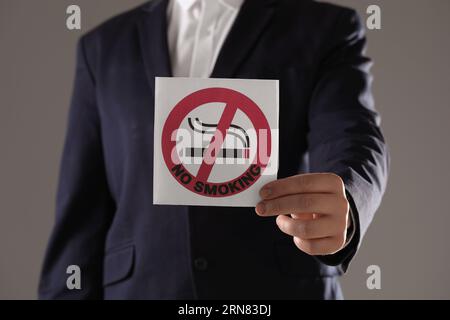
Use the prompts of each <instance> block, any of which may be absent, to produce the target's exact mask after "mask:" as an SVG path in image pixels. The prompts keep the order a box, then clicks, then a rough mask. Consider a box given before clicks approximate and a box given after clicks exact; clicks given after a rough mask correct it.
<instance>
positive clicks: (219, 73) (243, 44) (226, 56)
mask: <svg viewBox="0 0 450 320" xmlns="http://www.w3.org/2000/svg"><path fill="white" fill-rule="evenodd" d="M275 2H276V0H246V1H245V2H244V4H243V5H242V8H241V11H240V12H239V15H238V17H237V18H236V21H235V23H234V25H233V27H232V28H231V30H230V33H229V35H228V37H227V39H226V40H225V43H224V45H223V47H222V50H221V52H220V54H219V57H218V59H217V62H216V65H215V67H214V70H213V73H212V75H211V78H232V77H233V76H234V75H235V73H236V71H237V70H238V68H239V66H240V64H241V63H242V62H243V61H244V60H245V58H246V57H247V56H248V54H249V53H250V52H251V49H252V48H253V47H254V45H255V43H256V41H257V40H258V38H259V37H260V36H261V34H262V32H263V31H264V28H265V27H266V25H267V24H268V23H269V21H270V18H271V17H272V15H273V12H274V5H275Z"/></svg>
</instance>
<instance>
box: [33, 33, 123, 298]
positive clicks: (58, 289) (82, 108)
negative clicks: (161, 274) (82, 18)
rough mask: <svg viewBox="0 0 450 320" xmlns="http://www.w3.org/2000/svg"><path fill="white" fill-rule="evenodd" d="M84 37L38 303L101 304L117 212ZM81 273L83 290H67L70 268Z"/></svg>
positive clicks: (81, 43)
mask: <svg viewBox="0 0 450 320" xmlns="http://www.w3.org/2000/svg"><path fill="white" fill-rule="evenodd" d="M84 41H85V39H84V38H82V39H81V40H80V42H79V44H78V49H77V67H76V74H75V83H74V92H73V96H72V101H71V106H70V111H69V118H68V129H67V134H66V140H65V146H64V151H63V156H62V162H61V168H60V180H59V185H58V191H57V200H56V221H55V225H54V229H53V232H52V235H51V238H50V241H49V244H48V247H47V251H46V255H45V259H44V264H43V269H42V274H41V279H40V284H39V289H38V294H39V298H40V299H102V296H103V290H102V274H103V256H104V243H105V238H106V234H107V230H108V228H109V225H110V222H111V220H112V216H113V212H114V210H115V209H114V202H113V200H112V198H111V196H110V193H109V190H108V185H107V181H106V175H105V168H104V159H103V152H102V142H101V133H100V118H99V113H98V110H97V105H96V98H95V79H94V76H93V73H92V72H91V69H90V67H89V64H88V61H87V58H86V53H85V48H84ZM70 265H77V266H79V267H80V269H81V290H76V289H74V290H69V289H68V287H67V285H66V281H67V279H68V277H69V276H70V274H67V273H66V272H67V268H68V266H70Z"/></svg>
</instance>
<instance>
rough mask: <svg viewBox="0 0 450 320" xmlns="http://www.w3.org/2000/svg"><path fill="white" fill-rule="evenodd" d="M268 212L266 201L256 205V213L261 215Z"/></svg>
mask: <svg viewBox="0 0 450 320" xmlns="http://www.w3.org/2000/svg"><path fill="white" fill-rule="evenodd" d="M265 212H266V204H265V203H264V202H260V203H258V204H257V205H256V213H257V214H259V215H263V214H264V213H265Z"/></svg>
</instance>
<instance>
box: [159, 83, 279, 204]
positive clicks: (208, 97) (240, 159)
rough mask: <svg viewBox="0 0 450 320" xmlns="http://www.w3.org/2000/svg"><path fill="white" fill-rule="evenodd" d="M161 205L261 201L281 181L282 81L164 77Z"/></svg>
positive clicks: (161, 117)
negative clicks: (267, 186) (264, 188)
mask: <svg viewBox="0 0 450 320" xmlns="http://www.w3.org/2000/svg"><path fill="white" fill-rule="evenodd" d="M155 92H156V95H155V128H154V130H155V132H154V194H153V202H154V204H174V205H212V206H254V205H256V203H257V202H258V200H259V196H258V191H259V189H260V188H261V187H262V186H263V185H264V184H266V183H267V182H269V181H272V180H274V179H276V174H277V167H278V81H275V80H237V79H191V78H156V90H155Z"/></svg>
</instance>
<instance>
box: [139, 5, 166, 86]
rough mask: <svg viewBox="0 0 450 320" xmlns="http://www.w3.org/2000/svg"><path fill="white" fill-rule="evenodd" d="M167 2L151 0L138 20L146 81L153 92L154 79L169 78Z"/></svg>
mask: <svg viewBox="0 0 450 320" xmlns="http://www.w3.org/2000/svg"><path fill="white" fill-rule="evenodd" d="M167 4H168V0H153V1H151V2H150V3H148V4H147V5H145V6H144V7H143V10H144V11H145V14H144V15H143V16H142V18H141V19H140V20H139V23H138V29H139V40H140V45H141V50H142V58H143V60H144V66H145V71H146V75H147V78H148V81H149V83H150V86H151V87H152V89H153V91H154V89H155V77H171V76H172V68H171V66H170V55H169V48H168V43H167Z"/></svg>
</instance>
